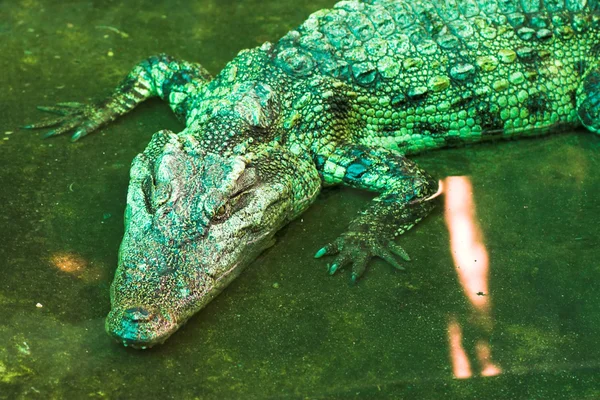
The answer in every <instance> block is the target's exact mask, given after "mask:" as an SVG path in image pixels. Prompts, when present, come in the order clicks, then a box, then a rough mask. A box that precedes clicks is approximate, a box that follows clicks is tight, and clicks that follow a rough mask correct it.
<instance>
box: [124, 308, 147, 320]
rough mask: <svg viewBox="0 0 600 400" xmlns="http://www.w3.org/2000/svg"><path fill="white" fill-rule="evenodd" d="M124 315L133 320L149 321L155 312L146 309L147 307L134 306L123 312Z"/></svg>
mask: <svg viewBox="0 0 600 400" xmlns="http://www.w3.org/2000/svg"><path fill="white" fill-rule="evenodd" d="M123 316H124V317H125V318H128V319H130V320H131V321H133V322H147V321H150V320H151V319H152V318H153V317H154V314H153V313H151V312H150V311H148V310H146V309H145V308H142V307H133V308H128V309H127V310H125V311H124V312H123Z"/></svg>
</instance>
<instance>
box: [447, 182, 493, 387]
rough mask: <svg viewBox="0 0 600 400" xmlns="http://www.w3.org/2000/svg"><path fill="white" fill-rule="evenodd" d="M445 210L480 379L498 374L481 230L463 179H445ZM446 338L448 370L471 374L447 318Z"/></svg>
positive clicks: (453, 322) (459, 336) (459, 334)
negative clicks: (469, 311) (467, 306)
mask: <svg viewBox="0 0 600 400" xmlns="http://www.w3.org/2000/svg"><path fill="white" fill-rule="evenodd" d="M443 187H444V191H445V195H446V196H445V198H446V207H445V219H446V225H447V226H448V231H449V233H450V251H451V252H452V259H453V260H454V266H455V269H456V273H457V275H458V280H459V282H460V284H461V286H462V288H463V290H464V293H465V296H466V297H467V299H468V300H469V303H470V304H471V305H472V306H473V308H472V314H471V316H470V318H469V319H468V321H467V324H466V327H465V329H466V330H467V332H468V333H469V334H470V335H474V336H476V340H475V342H474V343H475V346H474V347H475V348H474V349H473V350H474V353H475V358H476V361H477V362H478V366H479V368H480V374H481V375H482V376H494V375H498V374H500V373H501V372H502V370H501V369H500V367H499V366H498V365H496V364H494V362H493V361H492V355H491V347H490V344H489V337H490V335H491V332H492V320H491V305H490V293H489V289H488V272H489V259H488V254H487V250H486V247H485V244H484V243H483V235H482V233H481V229H480V228H479V225H478V224H477V222H476V220H475V205H474V203H473V189H472V186H471V182H470V180H469V179H468V178H467V177H463V176H453V177H448V178H446V179H445V180H444V182H443ZM448 339H449V345H450V359H451V362H452V370H453V372H454V376H455V377H456V378H469V377H471V376H472V375H473V373H472V369H471V362H470V360H469V357H468V355H467V354H468V353H467V351H465V348H464V347H463V328H462V327H461V325H460V323H459V322H458V319H457V318H456V317H455V316H454V315H451V316H450V318H449V322H448Z"/></svg>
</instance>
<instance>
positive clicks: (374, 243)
mask: <svg viewBox="0 0 600 400" xmlns="http://www.w3.org/2000/svg"><path fill="white" fill-rule="evenodd" d="M334 254H338V256H337V257H336V258H335V260H334V261H333V264H331V266H330V267H329V274H330V275H333V274H334V273H335V272H336V271H337V270H339V269H342V268H343V267H345V266H346V265H348V264H350V263H352V278H351V279H352V282H355V281H356V280H357V279H358V278H360V276H361V275H362V274H363V272H365V269H366V268H367V264H368V262H369V260H370V259H371V258H372V257H380V258H382V259H384V260H385V261H387V262H388V263H390V264H392V266H394V267H395V268H397V269H399V270H404V267H403V266H402V265H400V263H399V262H398V260H397V259H396V256H395V255H398V256H400V257H401V258H402V259H403V260H405V261H410V257H409V256H408V254H407V253H406V251H404V249H403V248H402V247H400V246H399V245H398V244H396V243H395V242H394V241H392V240H385V239H384V240H380V239H377V238H375V237H373V235H369V234H366V233H362V232H346V233H344V234H342V235H341V236H340V237H338V238H337V239H336V240H335V241H334V242H332V243H329V244H328V245H327V246H325V247H323V248H322V249H321V250H319V251H317V253H316V254H315V258H320V257H322V256H325V255H334Z"/></svg>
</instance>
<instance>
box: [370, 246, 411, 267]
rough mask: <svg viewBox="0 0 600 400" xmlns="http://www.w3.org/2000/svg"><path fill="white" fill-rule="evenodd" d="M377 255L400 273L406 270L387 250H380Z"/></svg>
mask: <svg viewBox="0 0 600 400" xmlns="http://www.w3.org/2000/svg"><path fill="white" fill-rule="evenodd" d="M375 255H376V256H377V257H380V258H383V259H384V260H385V261H387V262H388V263H390V264H392V266H393V267H394V268H396V269H399V270H400V271H404V270H405V268H404V267H403V266H402V265H400V263H399V262H398V261H397V260H396V258H395V257H394V255H393V254H392V253H391V252H390V251H388V250H387V249H384V248H379V249H378V251H377V252H376V253H375Z"/></svg>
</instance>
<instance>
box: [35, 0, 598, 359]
mask: <svg viewBox="0 0 600 400" xmlns="http://www.w3.org/2000/svg"><path fill="white" fill-rule="evenodd" d="M598 8H599V6H598V2H597V1H596V0H593V1H592V0H590V1H585V0H464V1H459V0H445V1H442V0H416V1H407V0H366V1H362V2H360V1H342V2H339V3H338V4H337V5H335V6H334V7H333V8H332V9H330V10H322V11H319V12H316V13H314V14H313V15H311V16H310V17H309V18H308V19H307V21H306V22H305V23H304V24H302V25H301V26H300V27H298V29H295V30H292V31H291V32H290V33H289V34H287V35H286V36H285V37H283V38H282V39H281V40H279V41H278V42H277V43H275V44H273V43H268V42H267V43H265V44H263V45H262V46H260V47H258V48H255V49H250V50H243V51H241V52H240V53H239V54H238V55H237V56H236V57H235V58H234V59H233V60H232V61H231V62H229V63H228V64H227V65H226V66H225V68H224V69H223V70H222V71H221V72H220V73H219V74H218V75H216V76H215V77H214V78H213V77H212V76H211V75H210V74H209V73H208V72H207V71H206V70H205V69H204V68H202V66H201V65H199V64H196V63H190V62H186V61H182V60H177V59H175V58H173V57H169V56H166V55H159V56H155V57H150V58H149V59H147V60H145V61H143V62H141V63H140V64H138V65H137V66H136V67H135V68H134V69H133V70H132V71H131V72H130V73H129V75H128V76H127V77H126V78H125V80H124V81H123V82H122V83H121V84H120V85H119V86H118V87H117V89H116V90H115V92H114V93H113V95H112V96H110V97H109V98H108V99H106V100H104V101H102V102H100V103H98V104H94V105H82V104H79V103H72V102H70V103H59V104H58V105H57V106H54V107H43V108H42V110H44V111H49V112H53V113H57V114H60V115H61V116H60V117H59V118H57V119H52V120H47V121H43V122H41V123H38V124H33V125H30V126H29V127H31V128H40V127H48V126H53V125H58V127H57V128H55V129H54V130H52V131H50V132H49V133H48V134H47V136H54V135H58V134H62V133H65V132H68V131H71V130H73V131H74V134H73V136H72V139H73V140H77V139H79V138H82V137H84V136H86V135H87V134H89V133H91V132H93V131H94V130H96V129H98V128H99V127H100V126H102V125H104V124H106V123H108V122H110V121H112V120H114V119H115V118H117V117H118V116H120V115H123V114H125V113H126V112H128V111H130V110H132V109H133V108H134V107H135V106H136V105H137V104H139V103H140V102H142V101H143V100H145V99H147V98H149V97H153V96H158V97H160V98H162V99H163V100H165V101H167V102H168V103H169V105H170V106H171V109H172V110H173V111H174V112H175V113H176V115H178V116H179V117H180V118H181V119H182V120H184V121H185V124H186V128H185V129H184V130H183V131H182V132H180V133H178V134H175V133H173V132H170V131H167V130H164V131H160V132H158V133H156V134H155V135H154V136H153V138H152V140H151V141H150V144H149V145H148V146H147V148H146V150H145V151H144V152H143V153H142V154H140V155H139V156H138V157H136V158H135V160H134V162H133V164H132V168H131V179H130V184H129V190H128V197H127V208H126V211H125V235H124V238H123V242H122V244H121V248H120V250H119V265H118V267H117V271H116V273H115V279H114V281H113V284H112V286H111V306H112V307H111V312H110V313H109V315H108V317H107V319H106V329H107V331H108V333H109V334H110V335H111V336H113V337H115V338H116V339H117V340H119V341H120V342H122V343H123V344H125V345H131V346H133V347H137V348H146V347H150V346H152V345H154V344H156V343H161V342H163V341H164V340H165V339H166V338H168V337H169V336H170V335H171V334H172V333H173V332H175V331H176V330H177V329H178V328H179V327H180V326H181V325H182V324H183V323H185V321H186V320H187V319H188V318H190V317H191V316H192V315H193V314H194V313H196V312H197V311H198V310H200V309H201V308H202V307H204V306H205V305H206V304H207V303H208V302H209V301H210V300H211V299H212V298H214V296H216V295H217V294H218V293H219V292H220V291H221V290H222V289H223V288H224V287H226V286H227V285H228V284H229V282H231V281H232V280H233V279H234V278H235V277H236V276H237V275H238V274H239V273H240V271H241V270H242V269H243V268H244V267H245V266H246V265H248V264H249V263H250V262H251V261H252V260H254V259H255V258H256V257H257V256H258V254H260V252H261V251H263V250H264V249H265V248H267V247H269V246H271V245H272V244H273V241H274V239H273V237H274V235H275V233H276V232H277V231H278V230H279V229H281V228H282V227H283V226H285V224H287V223H288V222H289V221H290V220H292V219H293V218H296V217H297V216H299V215H300V214H302V212H303V211H304V210H306V209H307V208H308V206H309V205H310V204H311V203H312V202H313V201H314V200H315V198H316V197H317V195H318V193H319V192H320V189H321V187H322V186H323V185H333V184H342V185H347V186H351V187H354V188H358V189H364V190H370V191H374V192H376V193H377V196H376V197H375V198H374V199H373V200H372V201H371V202H370V204H369V205H368V206H367V207H366V209H365V210H363V211H362V212H361V213H360V214H359V215H358V216H356V217H355V218H354V220H353V221H352V222H351V223H350V225H349V226H348V228H347V230H346V231H345V232H343V233H342V234H341V235H340V236H339V237H338V238H336V239H335V240H333V241H332V242H330V243H329V244H327V245H326V246H324V247H323V248H322V249H320V250H319V251H317V253H316V254H315V257H317V258H319V257H322V256H329V255H333V256H335V258H334V259H333V261H332V262H331V264H329V265H328V271H329V273H330V274H334V273H336V271H338V270H341V269H343V268H344V267H347V266H349V265H352V267H351V279H352V280H356V279H358V278H359V277H360V276H361V275H362V274H363V272H364V271H365V269H366V267H367V265H368V263H369V261H370V259H371V258H372V257H380V258H382V259H384V260H385V261H387V262H388V263H389V264H391V265H392V266H394V267H396V268H397V269H404V263H402V262H401V261H400V260H399V259H398V257H400V258H401V259H402V260H405V261H408V260H409V259H410V258H409V256H408V254H407V252H406V251H405V250H404V249H403V248H402V247H401V246H400V245H399V244H398V243H396V241H395V240H396V239H397V237H398V236H399V235H401V234H403V233H404V232H406V231H407V230H409V229H411V228H412V227H413V226H414V225H415V224H417V223H418V222H419V221H420V220H422V219H423V218H424V217H425V216H427V214H428V213H429V212H430V211H431V210H432V208H433V207H434V201H432V198H433V197H435V196H433V195H434V194H435V193H436V192H437V189H438V187H437V181H436V180H435V179H434V178H432V177H431V176H430V175H429V174H428V173H427V172H426V171H424V170H422V169H421V168H419V166H418V165H417V164H416V163H415V162H414V161H412V160H411V159H409V158H407V157H406V155H407V154H414V153H418V152H421V151H424V150H429V149H434V148H440V147H444V146H455V145H460V144H468V143H473V142H478V141H482V140H486V139H489V138H496V137H506V138H510V137H515V136H518V135H533V134H541V133H546V132H549V131H551V130H553V129H560V128H561V126H565V125H579V124H583V125H584V126H585V127H587V128H588V129H589V130H591V131H593V132H598V131H599V130H600V71H599V70H598V61H597V59H598V53H599V49H600V36H599V35H600V34H599V29H598V28H599V26H600V14H599V12H598Z"/></svg>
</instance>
